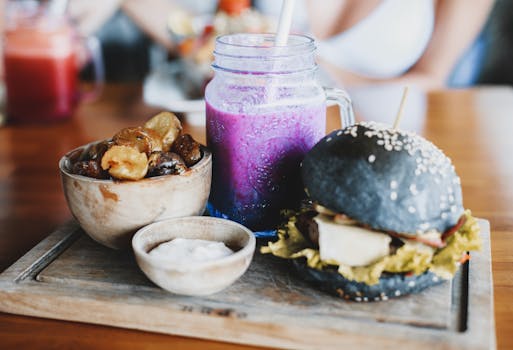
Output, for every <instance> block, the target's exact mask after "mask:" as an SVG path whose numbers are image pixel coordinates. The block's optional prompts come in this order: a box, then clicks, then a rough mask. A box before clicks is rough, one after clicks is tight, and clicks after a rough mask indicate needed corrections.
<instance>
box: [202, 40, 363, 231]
mask: <svg viewBox="0 0 513 350" xmlns="http://www.w3.org/2000/svg"><path fill="white" fill-rule="evenodd" d="M214 56H215V61H214V63H213V65H212V66H213V69H214V71H215V75H214V79H213V80H212V81H211V82H210V83H209V84H208V86H207V88H206V91H205V100H206V111H207V112H206V113H207V125H206V126H207V144H208V147H209V148H210V149H211V150H212V153H213V174H212V189H211V194H210V199H209V210H210V213H211V215H214V216H219V217H224V218H228V219H231V220H234V221H237V222H239V223H241V224H243V225H245V226H247V227H249V228H250V229H251V230H253V231H254V232H255V235H256V236H257V237H262V236H263V237H265V236H273V235H274V234H275V229H276V227H277V225H278V224H279V222H280V220H281V217H280V212H281V211H282V210H284V209H297V208H298V206H299V204H300V201H301V199H302V198H304V191H303V186H302V183H301V178H300V171H299V170H300V169H299V167H300V163H301V161H302V159H303V157H304V155H305V154H306V152H308V151H309V150H310V149H311V148H312V147H313V146H314V145H315V144H316V143H317V142H318V141H319V140H320V139H321V138H322V137H323V136H324V135H325V133H326V101H327V100H334V101H336V102H337V103H339V105H340V107H341V108H340V111H341V117H342V124H343V125H344V126H347V125H351V124H353V123H354V116H353V111H352V107H351V101H350V99H349V97H348V96H347V94H346V93H345V92H344V91H342V90H339V89H326V88H323V87H322V86H321V85H320V84H319V82H318V81H317V79H316V70H317V65H316V63H315V43H314V40H313V39H311V38H309V37H307V36H302V35H291V36H289V40H288V44H287V45H286V46H274V35H271V34H232V35H225V36H221V37H219V38H218V39H217V42H216V47H215V51H214Z"/></svg>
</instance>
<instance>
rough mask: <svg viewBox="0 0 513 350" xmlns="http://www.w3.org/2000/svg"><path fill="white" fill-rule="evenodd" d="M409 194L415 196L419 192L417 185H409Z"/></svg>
mask: <svg viewBox="0 0 513 350" xmlns="http://www.w3.org/2000/svg"><path fill="white" fill-rule="evenodd" d="M410 192H411V193H412V194H413V195H416V194H417V193H419V191H417V185H415V184H411V185H410Z"/></svg>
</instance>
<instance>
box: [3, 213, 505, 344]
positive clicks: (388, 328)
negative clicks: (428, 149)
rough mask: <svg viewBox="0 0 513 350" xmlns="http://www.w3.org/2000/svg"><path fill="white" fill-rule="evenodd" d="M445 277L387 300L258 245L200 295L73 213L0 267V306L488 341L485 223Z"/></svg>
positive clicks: (298, 339) (239, 330)
mask: <svg viewBox="0 0 513 350" xmlns="http://www.w3.org/2000/svg"><path fill="white" fill-rule="evenodd" d="M479 224H480V226H481V229H482V237H483V241H484V245H483V250H482V251H481V252H478V253H474V254H472V259H471V261H470V263H469V264H465V265H464V266H463V267H462V269H461V271H460V272H459V273H458V274H457V276H456V277H455V278H454V280H453V281H451V282H446V283H443V284H441V285H439V286H435V287H432V288H430V289H428V290H426V291H425V292H423V293H421V294H417V295H411V296H407V297H403V298H399V299H394V300H388V301H386V302H377V303H376V302H373V303H355V302H347V301H344V300H341V299H338V298H335V297H332V296H330V295H328V294H325V293H323V292H321V291H317V290H315V289H312V288H311V287H310V285H308V284H306V283H305V282H303V281H301V280H300V279H299V278H297V277H296V275H295V274H294V272H293V269H292V268H291V266H290V264H289V262H287V261H283V260H281V259H277V258H274V257H271V256H267V255H265V256H263V255H260V254H259V253H258V252H257V253H255V258H254V260H253V262H252V264H251V266H250V268H249V270H248V271H247V272H246V274H245V275H244V276H243V277H242V278H241V279H240V280H238V281H237V282H236V283H235V284H233V285H232V286H230V287H229V288H228V289H226V290H224V291H222V292H220V293H217V294H214V295H212V296H208V297H201V298H200V297H185V296H177V295H173V294H170V293H168V292H165V291H164V290H162V289H160V288H158V287H157V286H155V285H153V284H152V283H151V282H150V281H149V280H148V279H147V278H146V277H145V276H144V275H143V273H142V272H141V271H140V270H139V269H138V267H137V265H136V263H135V259H134V257H133V255H132V254H131V253H129V252H120V251H114V250H111V249H108V248H105V247H103V246H101V245H99V244H98V243H96V242H94V241H92V240H91V239H90V238H89V237H88V236H87V235H85V233H83V231H82V230H81V229H80V226H79V225H78V224H77V223H76V222H74V221H72V222H70V223H68V224H66V225H65V226H63V227H61V228H60V229H58V230H57V231H56V232H54V233H52V234H51V235H50V236H48V237H47V238H46V239H45V240H43V241H42V242H41V243H39V244H38V245H37V246H36V247H34V248H33V249H32V250H30V251H29V252H28V253H27V254H26V255H25V256H23V257H22V258H20V259H19V260H18V261H17V262H16V263H15V264H13V265H12V266H11V267H10V268H8V269H7V270H5V271H4V272H3V273H2V274H0V311H4V312H9V313H14V314H21V315H31V316H38V317H47V318H55V319H62V320H69V321H80V322H88V323H97V324H104V325H111V326H117V327H125V328H132V329H141V330H147V331H154V332H160V333H168V334H177V335H184V336H190V337H198V338H205V339H212V340H221V341H227V342H235V343H242V344H253V345H260V346H271V347H280V348H290V349H323V348H342V347H344V346H349V347H350V348H356V347H358V348H359V349H360V348H363V349H364V348H369V349H371V348H372V349H375V348H376V347H377V346H378V347H379V348H380V349H387V348H393V349H400V348H404V349H411V348H414V347H415V348H416V349H432V348H444V349H461V348H465V349H466V350H469V349H490V348H492V349H494V348H495V347H496V343H495V325H494V314H493V290H492V286H493V284H492V274H491V258H490V227H489V223H488V222H487V221H485V220H479Z"/></svg>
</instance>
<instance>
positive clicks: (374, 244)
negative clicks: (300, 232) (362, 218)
mask: <svg viewBox="0 0 513 350" xmlns="http://www.w3.org/2000/svg"><path fill="white" fill-rule="evenodd" d="M314 220H315V222H316V223H317V226H318V228H319V252H320V255H321V260H323V261H326V262H328V263H330V264H345V265H349V266H366V265H369V264H371V263H372V262H374V261H376V260H377V259H380V258H382V257H384V256H387V255H389V254H390V246H389V245H390V241H391V240H392V238H390V236H388V235H386V234H383V233H378V232H375V231H371V230H368V229H365V228H361V227H358V226H350V225H341V224H337V223H335V222H334V221H333V220H332V218H331V217H329V216H326V215H322V214H319V215H317V216H316V217H315V218H314Z"/></svg>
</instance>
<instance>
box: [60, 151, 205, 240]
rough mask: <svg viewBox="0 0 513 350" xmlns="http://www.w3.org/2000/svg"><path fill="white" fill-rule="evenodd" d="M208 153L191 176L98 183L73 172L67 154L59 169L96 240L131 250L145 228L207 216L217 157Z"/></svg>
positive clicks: (71, 199)
mask: <svg viewBox="0 0 513 350" xmlns="http://www.w3.org/2000/svg"><path fill="white" fill-rule="evenodd" d="M88 146H89V145H85V146H82V147H80V148H86V147H88ZM74 151H75V150H73V151H71V152H70V153H68V154H71V153H72V152H74ZM203 151H204V152H203V158H202V159H201V160H200V161H199V162H198V163H197V164H195V165H194V166H193V167H191V168H190V169H189V170H188V171H187V172H186V173H185V174H182V175H164V176H157V177H151V178H145V179H142V180H138V181H112V180H98V179H94V178H90V177H86V176H81V175H75V174H72V173H70V171H69V167H70V160H69V158H68V155H65V156H64V157H62V158H61V160H60V161H59V169H60V173H61V180H62V187H63V190H64V195H65V197H66V201H67V203H68V206H69V209H70V210H71V213H72V214H73V216H74V217H75V218H76V219H77V221H78V222H79V223H80V225H81V226H82V228H83V229H84V231H85V232H86V233H87V234H88V235H89V236H91V238H93V239H94V240H95V241H97V242H99V243H101V244H103V245H105V246H107V247H110V248H114V249H123V248H129V247H130V240H131V238H132V236H133V234H134V233H135V232H136V231H137V230H138V229H139V228H141V227H143V226H145V225H148V224H150V223H152V222H155V221H159V220H164V219H169V218H174V217H182V216H192V215H201V214H202V213H203V212H204V210H205V207H206V203H207V199H208V196H209V193H210V183H211V178H212V154H211V153H210V151H208V150H206V149H203Z"/></svg>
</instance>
